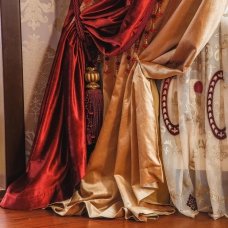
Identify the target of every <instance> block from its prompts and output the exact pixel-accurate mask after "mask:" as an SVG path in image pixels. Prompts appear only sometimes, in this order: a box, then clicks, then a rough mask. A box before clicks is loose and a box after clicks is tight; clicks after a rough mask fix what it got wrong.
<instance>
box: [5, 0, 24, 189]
mask: <svg viewBox="0 0 228 228" xmlns="http://www.w3.org/2000/svg"><path fill="white" fill-rule="evenodd" d="M20 20H21V19H20V1H19V0H13V1H9V0H1V21H2V47H3V48H2V53H3V87H4V112H5V160H6V162H5V164H6V183H7V185H8V184H9V183H10V182H12V181H13V180H15V179H16V178H17V177H18V176H19V175H21V173H22V172H23V171H24V170H25V148H24V104H23V77H22V51H21V27H20Z"/></svg>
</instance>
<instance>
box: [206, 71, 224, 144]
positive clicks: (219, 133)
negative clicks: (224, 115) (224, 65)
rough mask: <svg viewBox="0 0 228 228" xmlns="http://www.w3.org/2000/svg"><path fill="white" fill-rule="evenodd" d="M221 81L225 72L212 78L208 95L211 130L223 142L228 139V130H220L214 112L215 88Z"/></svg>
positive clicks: (220, 72) (217, 73)
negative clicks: (227, 132)
mask: <svg viewBox="0 0 228 228" xmlns="http://www.w3.org/2000/svg"><path fill="white" fill-rule="evenodd" d="M219 80H223V71H221V70H220V71H218V72H216V73H215V74H214V76H213V77H212V79H211V81H210V83H209V87H208V93H207V116H208V121H209V125H210V127H211V130H212V132H213V134H214V136H215V137H216V138H217V139H219V140H222V139H225V138H226V137H227V135H226V128H225V127H224V128H223V129H220V128H219V127H218V125H217V124H216V122H215V118H214V111H213V98H214V91H215V86H216V84H217V83H218V81H219Z"/></svg>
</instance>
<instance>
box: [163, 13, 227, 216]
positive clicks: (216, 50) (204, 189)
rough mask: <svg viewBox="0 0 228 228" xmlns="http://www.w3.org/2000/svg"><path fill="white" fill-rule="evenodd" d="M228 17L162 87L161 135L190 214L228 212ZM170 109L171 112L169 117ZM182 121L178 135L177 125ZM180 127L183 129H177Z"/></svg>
mask: <svg viewBox="0 0 228 228" xmlns="http://www.w3.org/2000/svg"><path fill="white" fill-rule="evenodd" d="M227 62H228V17H227V14H225V15H224V16H223V17H222V20H221V23H220V25H219V27H218V29H217V30H216V31H215V33H214V34H213V36H212V37H211V39H210V41H209V42H208V43H207V45H206V46H205V48H204V49H203V51H202V52H201V53H200V54H199V56H198V57H197V59H196V60H195V62H194V63H193V65H192V66H191V68H190V69H189V70H188V71H187V73H186V74H184V76H183V77H174V78H173V79H171V80H170V79H169V80H165V81H164V82H163V85H162V89H161V104H162V105H161V113H162V115H161V121H160V122H161V133H162V134H161V135H162V149H163V150H162V151H163V160H164V166H165V174H166V178H167V182H168V187H169V192H170V195H171V199H172V202H173V203H174V205H175V206H176V207H177V209H178V210H179V211H180V212H181V213H183V214H185V215H187V216H190V217H194V216H195V215H196V214H197V213H198V212H199V211H202V212H209V213H210V215H211V216H212V217H213V218H214V219H217V218H220V217H222V216H224V215H225V216H226V217H227V216H228V139H227V136H228V131H227V128H226V129H225V128H224V127H225V126H228V122H227V119H228V109H227V104H228V103H227V98H228V96H227V95H228V84H227V83H228V68H227ZM167 113H168V114H169V116H168V117H167ZM172 124H173V125H175V126H176V127H174V128H177V125H178V124H179V132H177V134H176V135H175V134H174V132H173V131H172V126H171V125H172ZM176 130H178V129H176Z"/></svg>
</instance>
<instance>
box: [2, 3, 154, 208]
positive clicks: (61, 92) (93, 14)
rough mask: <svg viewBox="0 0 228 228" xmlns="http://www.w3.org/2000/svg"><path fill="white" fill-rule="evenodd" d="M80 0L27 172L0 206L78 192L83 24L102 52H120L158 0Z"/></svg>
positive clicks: (40, 202)
mask: <svg viewBox="0 0 228 228" xmlns="http://www.w3.org/2000/svg"><path fill="white" fill-rule="evenodd" d="M75 5H76V6H79V0H72V2H71V5H70V9H69V12H68V15H67V18H66V20H65V24H64V27H63V31H62V35H61V38H60V41H59V45H58V49H57V53H56V57H55V60H54V63H53V67H52V71H51V74H50V78H49V82H48V85H47V89H46V92H45V96H44V100H43V104H42V108H41V112H40V118H39V123H38V127H37V132H36V137H35V140H34V145H33V149H32V153H31V157H30V160H29V162H28V166H27V170H26V173H25V174H24V175H23V176H22V177H20V178H19V179H18V180H17V181H15V182H14V183H12V184H11V185H10V186H9V187H8V189H7V192H6V194H5V196H4V198H3V200H2V202H1V204H0V206H1V207H4V208H11V209H36V208H44V207H47V205H48V204H50V203H52V202H57V201H61V200H64V199H66V198H69V197H70V196H71V195H72V194H73V191H74V189H75V186H77V185H78V184H79V183H80V180H81V178H82V177H83V176H84V174H85V167H86V127H85V124H86V123H85V122H86V121H85V111H84V110H85V107H84V73H85V66H86V59H87V57H86V55H85V46H86V45H85V44H86V40H84V39H83V38H82V36H81V35H79V33H80V31H79V28H78V26H79V27H81V28H83V31H84V34H83V35H85V36H87V37H90V39H92V40H93V42H94V44H95V45H96V46H97V48H98V49H99V51H100V52H102V53H103V54H105V55H117V54H119V53H121V52H123V51H124V50H126V49H127V48H128V47H130V46H131V45H132V44H133V42H134V41H135V40H136V39H137V38H138V37H139V35H140V33H141V32H142V30H143V28H144V27H145V25H146V22H147V20H148V18H149V16H150V14H151V12H152V8H153V5H154V1H153V0H143V1H141V0H137V1H136V0H102V1H99V2H98V3H96V4H94V5H93V6H91V7H89V8H87V9H86V10H84V11H83V12H82V13H80V14H79V11H77V10H75ZM74 18H76V19H75V20H74ZM78 19H79V21H78ZM76 21H77V22H76ZM78 23H80V24H78Z"/></svg>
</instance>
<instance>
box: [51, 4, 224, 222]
mask: <svg viewBox="0 0 228 228" xmlns="http://www.w3.org/2000/svg"><path fill="white" fill-rule="evenodd" d="M225 5H226V1H220V0H201V1H199V0H182V1H178V0H176V1H169V3H168V5H167V8H166V10H165V11H164V16H163V21H162V24H161V25H160V28H159V31H158V33H157V35H156V36H155V37H154V38H153V40H152V41H151V43H150V44H149V46H148V47H147V48H146V49H145V50H143V51H142V52H140V53H135V55H134V56H135V58H136V60H137V61H136V63H135V64H134V65H133V66H132V68H131V71H130V73H126V67H127V54H125V55H123V57H122V59H121V66H120V69H119V72H118V74H117V75H116V80H114V83H113V84H114V86H113V87H112V86H108V83H109V80H108V75H105V76H104V77H107V78H104V81H105V89H106V91H105V94H111V95H110V101H109V102H107V104H106V105H107V108H106V115H105V119H104V123H103V127H102V129H101V133H100V136H99V139H98V142H97V145H96V148H95V150H94V152H93V154H92V157H91V159H90V162H89V165H88V168H87V172H86V175H85V177H84V178H83V179H82V182H81V185H80V188H79V190H78V191H76V192H75V193H74V195H73V196H72V197H71V198H70V199H68V200H66V201H63V202H59V203H56V204H54V205H51V207H52V209H53V210H54V211H55V212H56V213H57V214H59V215H62V216H67V215H68V216H70V215H81V214H84V213H87V214H88V216H89V217H91V218H94V217H106V218H116V217H125V218H134V219H136V220H140V221H146V220H147V219H148V218H153V217H156V216H158V215H167V214H171V213H173V212H174V210H173V208H172V207H170V206H168V205H167V206H165V205H166V204H168V203H169V198H168V193H167V191H166V190H165V187H164V176H163V168H162V163H161V157H160V149H161V146H160V144H159V123H158V102H159V101H158V100H159V98H158V92H157V88H156V86H155V83H154V80H153V79H162V78H166V77H170V76H173V75H178V76H182V75H183V74H184V72H185V71H186V70H187V68H188V67H189V66H190V65H191V63H192V62H193V60H194V59H195V57H196V56H197V55H198V53H199V52H200V51H201V49H202V48H203V47H204V46H205V44H206V43H207V41H208V40H209V38H210V36H211V35H212V34H213V32H214V30H215V29H216V27H217V25H218V23H219V21H220V19H221V16H222V14H223V11H224V9H225ZM167 143H168V142H167ZM168 162H172V161H168Z"/></svg>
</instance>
